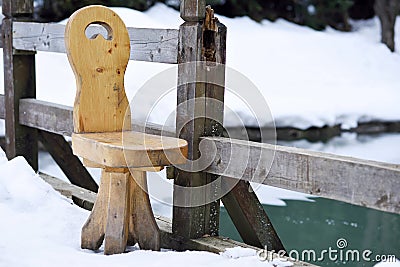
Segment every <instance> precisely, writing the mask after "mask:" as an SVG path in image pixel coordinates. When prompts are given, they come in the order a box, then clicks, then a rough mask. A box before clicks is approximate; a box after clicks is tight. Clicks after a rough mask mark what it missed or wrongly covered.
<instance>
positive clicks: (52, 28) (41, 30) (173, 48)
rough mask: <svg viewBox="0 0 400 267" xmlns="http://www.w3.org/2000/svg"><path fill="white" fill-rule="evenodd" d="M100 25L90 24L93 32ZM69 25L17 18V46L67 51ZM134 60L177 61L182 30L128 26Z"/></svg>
mask: <svg viewBox="0 0 400 267" xmlns="http://www.w3.org/2000/svg"><path fill="white" fill-rule="evenodd" d="M98 28H99V26H91V27H89V28H88V34H89V36H90V35H91V34H94V33H95V32H98V31H99V30H98ZM64 32H65V25H62V24H56V23H34V22H14V23H13V35H14V36H13V41H14V48H15V49H20V50H27V51H47V52H58V53H66V50H65V44H64ZM128 33H129V36H130V43H131V56H130V59H132V60H139V61H148V62H160V63H177V53H178V34H179V31H178V30H176V29H144V28H131V27H128Z"/></svg>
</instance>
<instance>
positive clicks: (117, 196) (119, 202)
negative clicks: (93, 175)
mask: <svg viewBox="0 0 400 267" xmlns="http://www.w3.org/2000/svg"><path fill="white" fill-rule="evenodd" d="M105 172H106V173H107V174H109V175H110V178H111V179H110V190H109V195H108V211H107V223H106V228H105V237H104V239H105V240H104V254H106V255H111V254H116V253H123V252H124V251H125V248H126V244H127V241H128V227H129V213H130V203H131V201H130V197H131V194H130V182H131V181H130V179H131V178H130V174H129V172H126V173H122V172H108V171H105ZM146 204H147V203H146ZM153 219H154V218H153Z"/></svg>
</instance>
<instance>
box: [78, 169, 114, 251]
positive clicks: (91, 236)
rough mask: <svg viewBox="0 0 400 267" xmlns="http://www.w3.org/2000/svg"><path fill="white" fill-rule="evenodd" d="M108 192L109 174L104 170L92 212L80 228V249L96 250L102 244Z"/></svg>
mask: <svg viewBox="0 0 400 267" xmlns="http://www.w3.org/2000/svg"><path fill="white" fill-rule="evenodd" d="M109 191H110V174H109V173H106V172H105V171H104V170H103V171H102V174H101V181H100V187H99V192H98V194H97V198H96V202H95V203H94V206H93V209H92V212H91V213H90V216H89V218H88V219H87V221H86V223H85V225H84V226H83V227H82V233H81V248H83V249H91V250H98V249H99V248H100V246H101V244H102V243H103V239H104V233H105V223H106V218H107V212H108V208H107V207H108V204H107V203H108V196H109Z"/></svg>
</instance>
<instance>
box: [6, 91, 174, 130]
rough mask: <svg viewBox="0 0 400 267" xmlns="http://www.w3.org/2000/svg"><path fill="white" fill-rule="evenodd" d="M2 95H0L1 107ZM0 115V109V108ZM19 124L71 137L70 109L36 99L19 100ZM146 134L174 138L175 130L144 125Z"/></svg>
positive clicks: (135, 126)
mask: <svg viewBox="0 0 400 267" xmlns="http://www.w3.org/2000/svg"><path fill="white" fill-rule="evenodd" d="M1 99H2V95H0V105H1V103H2V102H1ZM0 115H1V107H0ZM0 118H1V117H0ZM19 123H20V124H22V125H26V126H30V127H33V128H37V129H40V130H44V131H47V132H51V133H56V134H61V135H64V136H71V134H72V132H73V128H74V127H73V122H72V107H69V106H65V105H59V104H55V103H51V102H46V101H42V100H37V99H30V98H26V99H21V100H20V104H19ZM132 129H133V130H136V131H142V130H143V125H139V124H132ZM145 131H146V133H149V134H156V135H160V134H161V132H163V134H164V135H165V136H175V129H171V128H169V127H163V126H162V125H157V124H153V123H146V127H145Z"/></svg>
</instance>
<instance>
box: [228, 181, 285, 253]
mask: <svg viewBox="0 0 400 267" xmlns="http://www.w3.org/2000/svg"><path fill="white" fill-rule="evenodd" d="M232 183H234V184H235V185H234V184H232ZM222 188H223V189H224V191H225V190H229V189H231V188H232V189H231V191H230V192H229V193H228V194H226V195H225V196H224V197H223V198H222V203H224V207H225V209H226V210H227V212H228V214H229V216H230V217H231V219H232V222H233V224H234V225H235V227H236V229H237V230H238V232H239V234H240V236H241V238H242V239H243V241H244V242H245V243H246V244H248V245H251V246H254V247H258V248H264V247H265V246H267V247H268V249H270V250H274V251H276V252H278V251H285V248H284V246H283V244H282V241H281V240H280V238H279V236H278V234H277V233H276V231H275V228H274V226H273V225H272V222H271V220H270V219H269V217H268V215H267V213H266V211H265V210H264V207H263V205H262V204H261V202H260V201H259V200H258V198H257V195H256V194H255V192H254V191H253V189H252V188H251V185H250V183H249V182H246V181H239V182H238V181H237V180H232V179H224V181H223V182H222Z"/></svg>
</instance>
